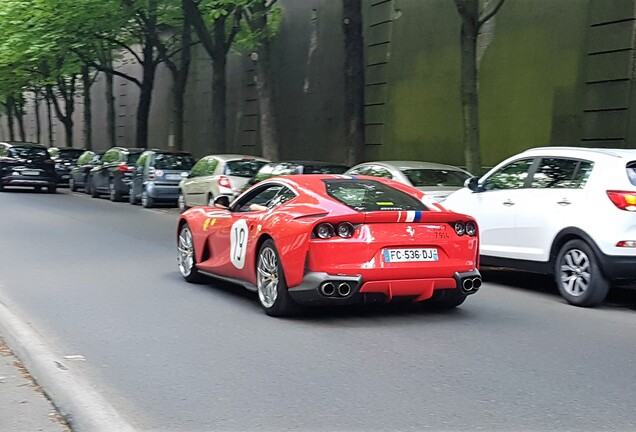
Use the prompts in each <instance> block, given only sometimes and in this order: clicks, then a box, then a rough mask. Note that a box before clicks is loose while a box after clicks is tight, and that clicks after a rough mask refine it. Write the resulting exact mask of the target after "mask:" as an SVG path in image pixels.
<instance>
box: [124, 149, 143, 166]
mask: <svg viewBox="0 0 636 432" xmlns="http://www.w3.org/2000/svg"><path fill="white" fill-rule="evenodd" d="M140 156H141V152H139V153H128V158H127V160H126V163H127V164H128V165H134V164H135V163H137V159H139V157H140Z"/></svg>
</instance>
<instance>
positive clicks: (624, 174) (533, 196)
mask: <svg viewBox="0 0 636 432" xmlns="http://www.w3.org/2000/svg"><path fill="white" fill-rule="evenodd" d="M443 205H444V206H445V207H447V208H449V209H451V210H454V211H457V212H461V213H466V214H470V215H472V216H474V217H475V218H476V219H477V221H478V223H479V228H480V232H481V251H480V254H481V264H482V265H486V266H498V267H509V268H514V269H520V270H527V271H535V272H541V273H547V274H551V275H554V278H555V281H556V284H557V286H558V288H559V292H560V293H561V295H562V296H563V297H564V298H565V299H566V300H567V301H568V302H570V303H571V304H574V305H578V306H595V305H598V304H599V303H601V302H602V301H603V300H604V299H605V297H606V295H607V293H608V290H609V288H610V286H611V285H612V284H615V283H619V282H628V283H631V282H634V281H636V150H620V149H586V148H571V147H543V148H535V149H531V150H527V151H525V152H523V153H521V154H518V155H515V156H513V157H511V158H508V159H506V160H505V161H503V162H501V163H500V164H499V165H497V166H496V167H494V168H493V169H492V170H490V171H489V172H488V173H487V174H486V175H484V176H483V177H482V178H481V179H479V180H478V179H477V178H471V179H470V180H468V181H467V187H466V188H464V189H461V190H459V191H457V192H455V193H453V194H452V195H450V196H449V197H448V198H447V199H446V200H445V201H444V203H443Z"/></svg>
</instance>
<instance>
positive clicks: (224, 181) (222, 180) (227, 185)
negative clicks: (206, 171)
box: [217, 176, 232, 189]
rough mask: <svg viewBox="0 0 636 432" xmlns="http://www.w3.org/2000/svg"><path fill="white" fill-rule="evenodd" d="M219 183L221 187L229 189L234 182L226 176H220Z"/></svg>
mask: <svg viewBox="0 0 636 432" xmlns="http://www.w3.org/2000/svg"><path fill="white" fill-rule="evenodd" d="M217 183H218V184H219V186H221V187H224V188H228V189H231V188H232V183H230V179H229V178H227V177H225V176H221V177H219V179H218V180H217Z"/></svg>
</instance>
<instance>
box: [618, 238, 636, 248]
mask: <svg viewBox="0 0 636 432" xmlns="http://www.w3.org/2000/svg"><path fill="white" fill-rule="evenodd" d="M616 247H623V248H636V240H621V241H619V242H618V243H616Z"/></svg>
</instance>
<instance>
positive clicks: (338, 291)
mask: <svg viewBox="0 0 636 432" xmlns="http://www.w3.org/2000/svg"><path fill="white" fill-rule="evenodd" d="M351 292H352V289H351V285H349V283H348V282H342V283H340V284H338V286H337V287H336V285H335V284H334V283H333V282H325V283H323V284H322V285H320V293H321V294H322V295H324V296H325V297H347V296H348V295H349V294H351Z"/></svg>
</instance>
